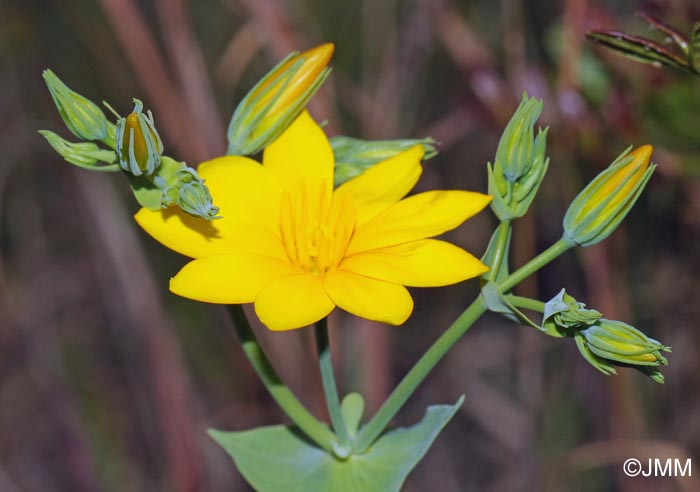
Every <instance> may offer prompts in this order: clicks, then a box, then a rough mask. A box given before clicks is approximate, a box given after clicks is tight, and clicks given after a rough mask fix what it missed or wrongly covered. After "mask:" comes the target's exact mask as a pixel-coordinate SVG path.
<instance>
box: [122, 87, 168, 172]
mask: <svg viewBox="0 0 700 492" xmlns="http://www.w3.org/2000/svg"><path fill="white" fill-rule="evenodd" d="M134 103H135V106H134V110H133V111H132V112H131V114H129V115H128V116H127V117H126V118H120V119H119V121H118V122H117V133H116V142H117V144H116V150H117V157H118V158H119V165H120V166H121V167H122V169H124V171H127V172H130V173H131V174H133V175H134V176H141V175H142V174H145V175H146V176H150V175H151V174H153V173H154V172H155V170H156V169H157V168H158V166H159V165H160V158H161V155H162V154H163V142H162V141H161V140H160V136H159V135H158V132H157V131H156V127H155V125H154V123H153V115H152V114H151V112H150V111H148V112H147V113H146V114H144V113H143V112H142V111H143V103H142V102H141V101H139V100H138V99H134Z"/></svg>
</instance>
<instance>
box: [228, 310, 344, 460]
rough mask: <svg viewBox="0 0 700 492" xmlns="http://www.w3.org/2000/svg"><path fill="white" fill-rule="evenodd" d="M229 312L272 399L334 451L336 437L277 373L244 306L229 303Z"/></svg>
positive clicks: (313, 436) (251, 361)
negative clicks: (253, 328) (249, 320)
mask: <svg viewBox="0 0 700 492" xmlns="http://www.w3.org/2000/svg"><path fill="white" fill-rule="evenodd" d="M228 312H229V315H230V316H231V319H232V321H233V326H234V328H235V330H236V334H237V335H238V338H239V340H240V341H241V346H242V347H243V352H245V355H246V357H248V360H249V361H250V363H251V364H252V365H253V368H254V369H255V372H256V373H257V374H258V376H259V377H260V381H262V383H263V384H264V385H265V388H267V391H268V392H269V393H270V395H271V396H272V398H273V399H274V400H275V401H276V402H277V404H278V405H279V406H280V408H281V409H282V410H283V411H284V413H286V414H287V416H289V418H290V419H291V420H292V422H294V424H295V425H296V426H297V427H299V429H301V431H302V432H303V433H304V434H306V435H307V436H308V437H309V438H310V439H311V440H312V441H314V442H315V443H316V444H317V445H318V446H319V447H321V448H322V449H325V450H326V451H328V452H329V453H330V452H332V451H333V447H332V443H333V442H335V436H334V435H333V433H332V432H331V430H330V429H329V428H328V427H327V426H326V425H324V424H322V423H321V422H320V421H319V420H318V419H316V417H314V416H313V415H311V413H309V411H308V410H307V409H306V408H305V407H304V405H302V403H301V402H300V401H299V400H298V399H297V397H296V396H294V393H292V392H291V390H290V389H289V388H288V387H287V386H286V385H285V384H284V383H283V382H282V380H281V379H280V377H279V376H278V375H277V372H276V371H275V369H274V368H273V367H272V364H270V361H269V359H268V358H267V356H266V355H265V352H264V351H263V349H262V347H261V346H260V343H259V342H258V340H257V338H256V336H255V333H253V330H252V328H251V327H250V323H249V322H248V318H247V317H246V315H245V312H244V311H243V307H242V306H240V305H231V306H228Z"/></svg>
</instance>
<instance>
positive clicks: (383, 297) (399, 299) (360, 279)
mask: <svg viewBox="0 0 700 492" xmlns="http://www.w3.org/2000/svg"><path fill="white" fill-rule="evenodd" d="M323 285H324V286H325V287H326V292H328V295H329V296H330V298H331V299H332V300H333V302H334V303H335V304H336V305H337V306H338V307H339V308H341V309H344V310H345V311H347V312H349V313H352V314H354V315H355V316H359V317H361V318H367V319H371V320H373V321H379V322H381V323H388V324H390V325H401V324H403V323H404V322H405V321H406V320H407V319H408V317H409V316H410V315H411V312H412V311H413V299H411V294H409V293H408V291H407V290H406V288H405V287H403V286H402V285H397V284H393V283H389V282H382V281H381V280H375V279H373V278H369V277H365V276H363V275H357V274H355V273H352V272H347V271H340V270H336V271H334V272H330V273H328V274H326V276H325V277H324V279H323Z"/></svg>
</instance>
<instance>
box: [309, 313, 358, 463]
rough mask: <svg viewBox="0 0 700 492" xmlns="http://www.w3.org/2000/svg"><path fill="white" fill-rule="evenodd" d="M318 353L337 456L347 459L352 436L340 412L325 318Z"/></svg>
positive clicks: (318, 327) (319, 329) (319, 328)
mask: <svg viewBox="0 0 700 492" xmlns="http://www.w3.org/2000/svg"><path fill="white" fill-rule="evenodd" d="M316 351H317V353H318V365H319V366H320V368H321V380H322V382H323V393H324V394H325V395H326V405H327V406H328V414H329V415H330V416H331V422H332V423H333V429H335V433H336V434H337V436H338V444H339V445H340V447H339V448H335V447H334V451H335V453H336V455H338V457H340V458H346V457H347V456H348V455H349V454H350V434H349V433H348V427H347V425H346V424H345V419H344V418H343V413H342V412H341V411H340V399H339V398H338V388H337V387H336V385H335V376H334V375H333V361H332V360H331V347H330V344H329V341H328V320H327V319H326V318H323V319H322V320H321V321H319V322H318V323H316Z"/></svg>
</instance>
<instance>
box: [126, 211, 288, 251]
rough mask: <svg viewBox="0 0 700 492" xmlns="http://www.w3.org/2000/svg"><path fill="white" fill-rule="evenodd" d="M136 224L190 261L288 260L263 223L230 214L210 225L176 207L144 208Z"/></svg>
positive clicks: (278, 238)
mask: <svg viewBox="0 0 700 492" xmlns="http://www.w3.org/2000/svg"><path fill="white" fill-rule="evenodd" d="M134 218H135V219H136V222H138V224H139V225H140V226H141V227H142V228H143V229H144V230H145V231H146V232H147V233H148V234H150V235H151V236H152V237H153V238H154V239H155V240H156V241H158V242H159V243H161V244H163V245H164V246H166V247H167V248H170V249H172V250H173V251H177V252H178V253H180V254H182V255H185V256H189V257H190V258H204V257H206V256H214V255H223V254H229V253H259V254H265V255H269V256H274V257H275V258H278V259H280V260H283V259H285V258H287V254H286V252H285V250H284V245H283V244H282V240H281V239H280V237H279V235H278V234H277V233H275V232H273V231H272V230H271V229H270V228H269V227H267V226H265V225H264V224H262V223H261V222H258V221H255V220H253V219H250V218H247V217H236V216H235V214H230V215H229V216H228V217H224V218H222V219H218V220H212V221H207V220H204V219H199V218H197V217H192V216H191V215H189V214H187V213H185V212H183V211H182V210H181V209H179V208H177V207H170V208H168V209H165V210H159V211H157V212H154V211H152V210H148V209H145V208H142V209H141V210H139V212H138V213H137V214H136V215H135V216H134Z"/></svg>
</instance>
